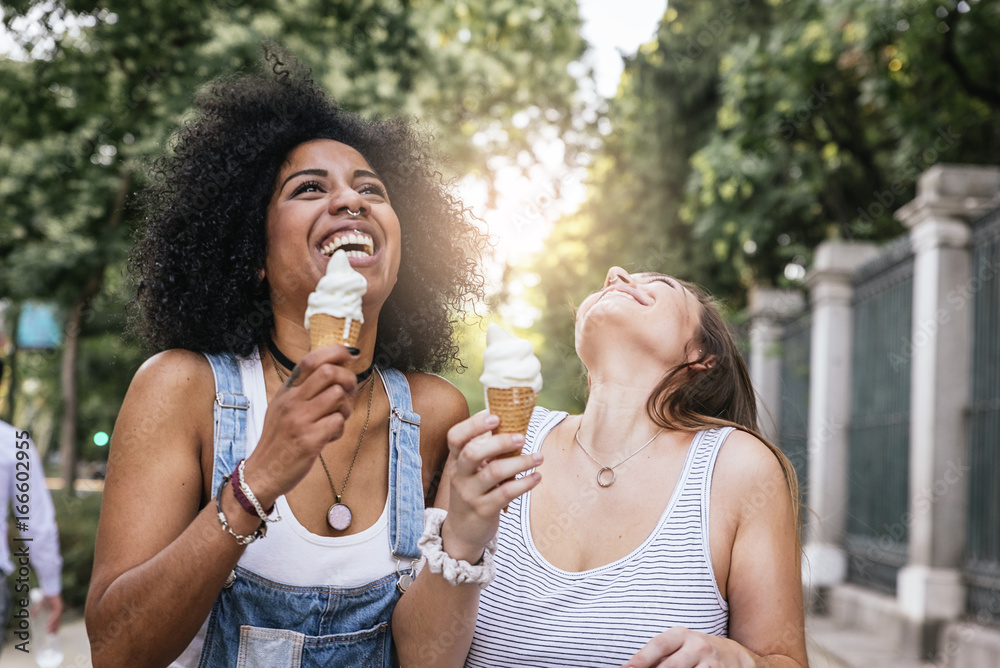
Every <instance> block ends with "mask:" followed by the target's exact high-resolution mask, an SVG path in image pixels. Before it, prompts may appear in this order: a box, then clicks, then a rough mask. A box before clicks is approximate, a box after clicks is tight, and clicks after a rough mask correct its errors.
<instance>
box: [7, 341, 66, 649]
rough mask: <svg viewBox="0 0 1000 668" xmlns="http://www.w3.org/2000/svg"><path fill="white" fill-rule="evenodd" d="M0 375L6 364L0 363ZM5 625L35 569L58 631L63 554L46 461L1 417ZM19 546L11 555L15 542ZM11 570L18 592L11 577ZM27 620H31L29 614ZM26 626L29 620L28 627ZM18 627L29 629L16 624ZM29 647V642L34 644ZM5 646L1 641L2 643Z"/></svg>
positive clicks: (24, 602)
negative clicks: (11, 534) (10, 532)
mask: <svg viewBox="0 0 1000 668" xmlns="http://www.w3.org/2000/svg"><path fill="white" fill-rule="evenodd" d="M0 378H3V362H2V361H0ZM0 508H2V509H3V517H2V518H0V574H2V575H3V578H4V579H3V581H2V582H0V629H6V628H7V624H8V622H9V620H10V617H11V614H12V613H13V611H14V609H15V608H28V592H29V587H30V584H29V579H28V576H29V574H30V572H31V570H32V569H33V570H34V572H35V575H36V576H37V577H38V584H39V587H40V588H41V590H42V595H43V598H42V601H41V603H40V606H41V612H44V613H47V614H48V615H49V625H48V632H49V633H55V632H57V631H58V630H59V622H60V620H61V618H62V609H63V601H62V581H61V572H62V557H61V556H60V555H59V527H58V526H57V525H56V511H55V506H53V505H52V496H51V495H50V494H49V488H48V487H47V486H46V485H45V472H44V471H43V470H42V460H41V458H40V457H39V456H38V452H37V451H36V450H35V446H34V444H33V443H32V441H31V438H30V437H29V435H28V432H26V431H22V430H19V429H15V428H14V427H13V426H11V425H9V424H7V423H6V422H3V421H0ZM11 511H13V516H14V526H15V527H16V528H17V533H18V538H15V539H13V541H10V540H8V537H7V527H8V524H9V519H10V517H9V514H10V512H11ZM11 542H13V544H14V550H13V553H11V550H10V544H11ZM12 573H16V574H17V576H16V578H15V580H14V586H13V591H12V590H11V589H10V588H9V587H8V586H7V581H6V578H7V576H9V575H11V574H12ZM24 619H25V622H26V621H27V618H26V617H24ZM26 626H27V624H26V623H25V627H26ZM15 630H22V631H26V630H27V629H26V628H23V629H21V628H19V625H16V626H15ZM29 647H30V645H29ZM0 649H2V643H0Z"/></svg>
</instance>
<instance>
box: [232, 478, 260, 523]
mask: <svg viewBox="0 0 1000 668" xmlns="http://www.w3.org/2000/svg"><path fill="white" fill-rule="evenodd" d="M232 481H233V484H232V485H230V487H232V488H233V496H235V497H236V500H237V501H239V502H240V507H241V508H243V510H245V511H247V513H249V514H250V515H253V516H254V517H257V509H256V508H254V507H253V504H252V503H250V499H248V498H247V495H246V494H244V493H243V490H242V489H241V488H240V469H239V467H237V468H235V469H233V478H232Z"/></svg>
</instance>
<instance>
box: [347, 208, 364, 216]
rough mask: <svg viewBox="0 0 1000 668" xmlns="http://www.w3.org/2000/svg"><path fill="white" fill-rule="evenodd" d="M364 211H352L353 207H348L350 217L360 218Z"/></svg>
mask: <svg viewBox="0 0 1000 668" xmlns="http://www.w3.org/2000/svg"><path fill="white" fill-rule="evenodd" d="M363 210H364V209H363V208H362V209H358V210H357V211H351V207H347V214H348V215H350V216H360V215H361V212H362V211H363Z"/></svg>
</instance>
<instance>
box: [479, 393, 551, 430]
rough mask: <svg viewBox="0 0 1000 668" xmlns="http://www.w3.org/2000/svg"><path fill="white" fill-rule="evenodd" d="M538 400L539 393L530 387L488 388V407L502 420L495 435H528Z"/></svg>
mask: <svg viewBox="0 0 1000 668" xmlns="http://www.w3.org/2000/svg"><path fill="white" fill-rule="evenodd" d="M537 398H538V393H537V392H535V391H534V390H533V389H531V388H530V387H507V388H498V387H488V388H486V406H487V408H488V409H489V411H490V413H493V415H496V416H497V417H499V418H500V426H499V427H497V428H496V429H494V430H493V433H494V434H522V435H523V434H526V433H527V432H528V422H530V421H531V411H532V410H534V408H535V400H536V399H537Z"/></svg>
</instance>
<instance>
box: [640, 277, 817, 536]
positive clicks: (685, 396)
mask: <svg viewBox="0 0 1000 668" xmlns="http://www.w3.org/2000/svg"><path fill="white" fill-rule="evenodd" d="M677 282H678V283H680V284H681V285H683V286H684V287H685V288H687V289H688V290H689V291H690V292H691V293H692V294H693V295H694V296H695V297H697V298H698V302H699V303H700V304H701V328H700V330H699V332H698V334H697V335H696V337H695V340H694V341H693V342H692V343H691V344H689V345H696V346H697V347H698V349H699V355H698V357H697V359H695V360H694V361H691V362H687V363H685V364H681V365H680V366H678V367H676V368H674V369H672V370H671V371H670V372H669V373H668V374H667V375H666V376H665V377H664V378H663V380H662V381H660V384H659V385H657V387H656V389H655V390H653V393H652V394H650V395H649V399H647V401H646V412H647V413H648V414H649V417H650V419H652V420H653V421H654V422H655V423H656V424H658V425H660V426H661V427H664V428H666V429H676V430H680V431H700V430H702V429H709V428H711V427H735V428H737V429H741V430H743V431H745V432H747V433H750V434H753V435H754V436H756V437H757V438H758V439H760V441H761V442H762V443H764V445H766V446H767V447H768V449H769V450H771V452H772V453H773V454H774V456H775V457H777V459H778V463H779V464H780V465H781V470H782V472H783V473H784V474H785V481H786V482H787V483H788V492H789V493H790V494H791V496H792V508H793V510H794V512H795V522H796V526H798V523H799V514H800V512H801V509H800V507H799V482H798V478H797V476H796V475H795V468H794V466H792V462H791V461H790V460H789V459H788V457H787V456H785V453H783V452H782V451H781V450H780V449H779V448H778V447H777V446H776V445H774V444H773V443H771V442H770V441H769V440H768V439H767V438H765V437H764V435H763V434H761V432H760V429H759V427H758V425H757V399H756V394H755V393H754V389H753V384H752V383H751V382H750V372H749V370H748V369H747V365H746V362H745V361H744V360H743V356H742V355H741V354H740V351H739V350H738V349H737V347H736V342H735V341H734V340H733V336H732V334H731V333H730V331H729V328H728V327H727V326H726V323H725V321H724V320H723V319H722V315H721V314H720V313H719V309H718V307H717V306H716V305H715V302H714V300H713V299H712V296H711V295H709V294H708V293H707V292H705V291H704V290H702V289H701V288H700V287H698V286H696V285H694V284H691V283H688V282H686V281H677ZM695 365H699V366H698V367H697V368H695Z"/></svg>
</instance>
